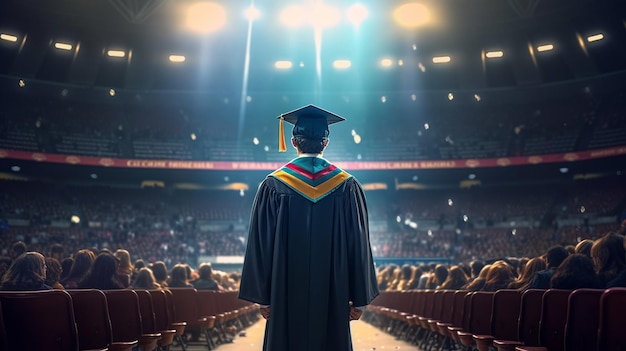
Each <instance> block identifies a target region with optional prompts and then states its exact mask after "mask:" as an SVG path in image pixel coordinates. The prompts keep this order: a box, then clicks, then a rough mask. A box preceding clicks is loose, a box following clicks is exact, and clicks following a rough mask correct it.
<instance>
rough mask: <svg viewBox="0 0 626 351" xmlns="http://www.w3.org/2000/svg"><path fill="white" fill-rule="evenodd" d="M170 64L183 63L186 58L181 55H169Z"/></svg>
mask: <svg viewBox="0 0 626 351" xmlns="http://www.w3.org/2000/svg"><path fill="white" fill-rule="evenodd" d="M169 59H170V62H172V63H183V62H185V60H186V57H185V56H183V55H170V57H169Z"/></svg>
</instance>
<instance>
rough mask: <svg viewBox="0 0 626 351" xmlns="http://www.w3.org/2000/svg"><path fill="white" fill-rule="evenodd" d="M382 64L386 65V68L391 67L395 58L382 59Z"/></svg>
mask: <svg viewBox="0 0 626 351" xmlns="http://www.w3.org/2000/svg"><path fill="white" fill-rule="evenodd" d="M380 66H381V67H384V68H389V67H391V66H393V60H392V59H390V58H384V59H382V60H380Z"/></svg>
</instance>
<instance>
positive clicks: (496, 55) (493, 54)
mask: <svg viewBox="0 0 626 351" xmlns="http://www.w3.org/2000/svg"><path fill="white" fill-rule="evenodd" d="M485 56H486V57H487V58H500V57H502V56H504V52H502V51H488V52H487V53H486V54H485Z"/></svg>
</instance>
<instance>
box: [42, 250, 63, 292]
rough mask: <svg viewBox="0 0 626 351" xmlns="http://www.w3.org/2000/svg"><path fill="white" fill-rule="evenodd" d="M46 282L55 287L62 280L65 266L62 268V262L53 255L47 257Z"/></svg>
mask: <svg viewBox="0 0 626 351" xmlns="http://www.w3.org/2000/svg"><path fill="white" fill-rule="evenodd" d="M46 267H47V269H46V280H45V282H46V284H47V285H50V286H51V287H54V286H55V285H57V284H59V281H61V272H62V271H63V268H61V263H59V260H57V259H56V258H53V257H46Z"/></svg>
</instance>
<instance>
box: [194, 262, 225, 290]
mask: <svg viewBox="0 0 626 351" xmlns="http://www.w3.org/2000/svg"><path fill="white" fill-rule="evenodd" d="M198 274H199V275H200V277H199V278H198V279H197V280H195V281H194V282H193V283H192V285H193V287H194V288H196V289H198V290H224V288H223V287H222V286H221V285H219V284H218V283H217V282H216V281H215V279H213V267H211V264H210V263H203V264H201V265H200V267H198Z"/></svg>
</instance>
